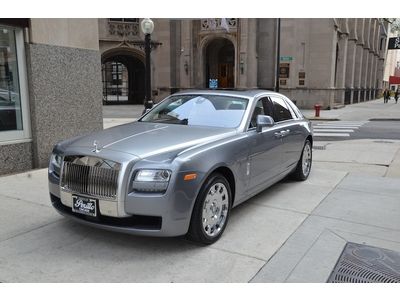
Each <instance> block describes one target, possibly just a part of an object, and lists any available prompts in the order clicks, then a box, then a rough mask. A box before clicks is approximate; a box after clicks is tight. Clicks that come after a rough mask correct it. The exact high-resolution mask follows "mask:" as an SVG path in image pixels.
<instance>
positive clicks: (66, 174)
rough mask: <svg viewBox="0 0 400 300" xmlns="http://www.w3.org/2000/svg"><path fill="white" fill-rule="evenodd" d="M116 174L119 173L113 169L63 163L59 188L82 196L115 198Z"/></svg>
mask: <svg viewBox="0 0 400 300" xmlns="http://www.w3.org/2000/svg"><path fill="white" fill-rule="evenodd" d="M118 174H119V171H118V170H116V169H113V168H104V167H96V166H88V165H82V164H75V163H74V162H69V161H64V166H63V170H62V176H61V187H62V188H64V189H65V190H68V191H70V192H76V193H80V194H84V195H91V196H95V197H101V198H115V197H116V195H117V190H118Z"/></svg>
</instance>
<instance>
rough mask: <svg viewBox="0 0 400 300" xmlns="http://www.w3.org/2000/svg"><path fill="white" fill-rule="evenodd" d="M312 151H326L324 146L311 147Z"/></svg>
mask: <svg viewBox="0 0 400 300" xmlns="http://www.w3.org/2000/svg"><path fill="white" fill-rule="evenodd" d="M313 149H314V150H326V146H315V145H314V146H313Z"/></svg>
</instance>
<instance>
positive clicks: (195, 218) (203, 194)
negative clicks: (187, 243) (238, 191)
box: [188, 173, 232, 244]
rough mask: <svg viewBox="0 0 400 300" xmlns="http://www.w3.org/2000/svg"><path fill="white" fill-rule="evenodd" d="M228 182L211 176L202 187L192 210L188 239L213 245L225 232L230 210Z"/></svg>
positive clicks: (223, 178)
mask: <svg viewBox="0 0 400 300" xmlns="http://www.w3.org/2000/svg"><path fill="white" fill-rule="evenodd" d="M231 195H232V194H231V189H230V186H229V182H228V181H227V180H226V178H225V177H224V176H222V175H221V174H219V173H214V174H212V175H211V176H210V177H209V178H208V179H207V180H206V182H205V183H204V185H203V186H202V188H201V190H200V193H199V195H198V196H197V199H196V203H195V205H194V208H193V213H192V218H191V220H190V227H189V231H188V237H189V239H191V240H193V241H196V242H200V243H203V244H212V243H215V242H216V241H217V240H218V239H219V238H220V237H221V235H222V233H223V232H224V230H225V227H226V224H227V222H228V219H229V213H230V208H231V197H232V196H231Z"/></svg>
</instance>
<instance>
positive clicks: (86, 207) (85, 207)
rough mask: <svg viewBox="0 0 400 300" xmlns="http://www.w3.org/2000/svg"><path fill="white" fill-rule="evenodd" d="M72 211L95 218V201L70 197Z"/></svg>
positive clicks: (81, 197) (74, 196) (76, 196)
mask: <svg viewBox="0 0 400 300" xmlns="http://www.w3.org/2000/svg"><path fill="white" fill-rule="evenodd" d="M72 211H73V212H76V213H79V214H82V215H86V216H91V217H96V216H97V199H92V198H87V197H83V196H79V195H72Z"/></svg>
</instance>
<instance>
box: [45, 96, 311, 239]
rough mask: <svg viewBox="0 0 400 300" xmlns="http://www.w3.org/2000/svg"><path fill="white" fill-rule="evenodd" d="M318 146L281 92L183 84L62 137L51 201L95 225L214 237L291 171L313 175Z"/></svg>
mask: <svg viewBox="0 0 400 300" xmlns="http://www.w3.org/2000/svg"><path fill="white" fill-rule="evenodd" d="M312 143H313V134H312V127H311V123H310V121H308V120H307V119H305V118H304V116H303V115H302V114H301V112H300V111H299V109H298V108H297V107H296V106H295V105H294V104H293V102H292V101H290V100H289V99H288V98H287V97H285V96H284V95H281V94H278V93H274V92H270V91H265V90H248V91H219V90H206V91H203V90H198V91H194V90H190V91H183V92H179V93H176V94H173V95H171V96H169V97H167V98H166V99H165V100H163V101H162V102H160V103H158V104H157V105H156V106H154V107H153V108H152V109H151V110H150V111H148V112H146V113H145V114H144V115H143V116H142V117H140V118H139V119H138V120H137V121H135V122H132V123H129V124H125V125H121V126H116V127H113V128H109V129H107V130H103V131H100V132H96V133H92V134H89V135H86V136H81V137H76V138H72V139H69V140H66V141H63V142H60V143H59V144H57V145H56V146H55V147H54V150H53V153H52V155H51V158H50V165H49V174H48V175H49V187H50V197H51V202H52V204H53V206H54V207H55V208H56V210H57V211H58V212H60V213H61V214H62V215H65V216H67V217H70V218H72V219H74V220H76V221H78V222H81V223H85V224H88V225H92V226H95V227H99V228H104V229H109V230H115V231H120V232H126V233H132V234H138V235H151V236H179V235H185V234H186V235H187V236H188V237H189V238H190V239H192V240H195V241H198V242H201V243H204V244H211V243H213V242H215V241H217V240H218V239H219V238H220V237H221V235H222V233H223V231H224V229H225V227H226V225H227V223H228V220H229V215H230V211H231V208H232V207H235V206H237V205H238V204H240V203H242V202H243V201H245V200H247V199H249V198H251V197H252V196H254V195H255V194H257V193H259V192H261V191H262V190H264V189H266V188H267V187H269V186H271V185H272V184H274V183H276V182H277V181H279V180H281V179H282V178H284V177H285V176H287V175H289V174H290V175H291V176H292V177H294V178H295V179H297V180H305V179H307V177H308V175H309V174H310V170H311V163H312Z"/></svg>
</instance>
